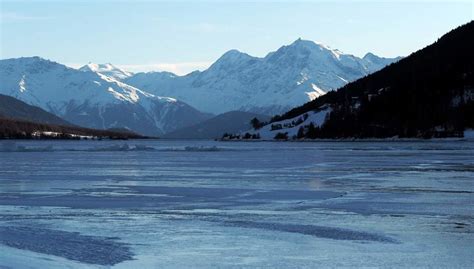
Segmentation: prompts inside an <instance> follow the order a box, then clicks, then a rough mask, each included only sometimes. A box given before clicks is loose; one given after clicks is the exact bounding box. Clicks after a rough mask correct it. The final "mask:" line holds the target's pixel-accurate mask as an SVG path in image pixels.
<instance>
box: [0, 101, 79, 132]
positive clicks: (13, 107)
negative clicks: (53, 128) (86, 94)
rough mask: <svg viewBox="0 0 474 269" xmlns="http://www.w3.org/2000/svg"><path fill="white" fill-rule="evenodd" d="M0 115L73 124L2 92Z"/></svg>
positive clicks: (32, 120) (47, 122)
mask: <svg viewBox="0 0 474 269" xmlns="http://www.w3.org/2000/svg"><path fill="white" fill-rule="evenodd" d="M0 117H2V118H10V119H18V120H26V121H31V122H36V123H46V124H56V125H72V124H70V123H69V122H67V121H65V120H63V119H61V118H60V117H58V116H56V115H54V114H51V113H49V112H46V111H45V110H43V109H41V108H39V107H36V106H32V105H28V104H27V103H25V102H22V101H20V100H18V99H15V98H13V97H11V96H7V95H3V94H0Z"/></svg>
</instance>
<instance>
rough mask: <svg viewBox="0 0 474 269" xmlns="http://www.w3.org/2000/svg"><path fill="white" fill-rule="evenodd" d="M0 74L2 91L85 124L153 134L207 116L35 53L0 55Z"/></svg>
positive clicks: (109, 78) (168, 130)
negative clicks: (16, 56) (24, 55)
mask: <svg viewBox="0 0 474 269" xmlns="http://www.w3.org/2000/svg"><path fill="white" fill-rule="evenodd" d="M0 77H2V83H1V84H0V93H1V94H5V95H9V96H12V97H15V98H17V99H20V100H22V101H24V102H26V103H28V104H30V105H34V106H38V107H41V108H43V109H45V110H47V111H49V112H51V113H54V114H56V115H58V116H60V117H61V118H63V119H65V120H67V121H69V122H71V123H73V124H76V125H80V126H84V127H89V128H96V129H108V128H128V129H131V130H133V131H136V132H139V133H141V134H145V135H152V136H156V135H161V134H163V133H165V132H170V131H173V130H175V129H178V128H181V127H184V126H186V125H190V124H195V123H198V122H200V121H202V120H205V119H208V118H209V117H210V116H209V115H207V114H205V113H201V112H200V111H198V110H196V109H194V108H192V107H190V106H189V105H187V104H185V103H183V102H180V101H178V100H176V99H173V98H168V97H159V96H155V95H153V94H150V93H147V92H144V91H142V90H140V89H137V88H135V87H132V86H130V85H127V84H125V83H122V82H120V81H118V80H116V79H114V78H111V77H108V76H105V75H103V74H100V73H96V72H83V71H78V70H76V69H72V68H68V67H66V66H64V65H61V64H58V63H55V62H51V61H48V60H44V59H42V58H39V57H27V58H18V59H7V60H0Z"/></svg>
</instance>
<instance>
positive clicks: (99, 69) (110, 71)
mask: <svg viewBox="0 0 474 269" xmlns="http://www.w3.org/2000/svg"><path fill="white" fill-rule="evenodd" d="M79 70H81V71H85V72H96V73H99V74H102V75H105V76H108V77H111V78H114V79H117V80H122V79H126V78H128V77H131V76H133V73H132V72H128V71H125V70H123V69H121V68H119V67H116V66H114V65H112V64H110V63H106V64H96V63H88V64H86V65H84V66H83V67H81V68H79Z"/></svg>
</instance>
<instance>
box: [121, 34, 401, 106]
mask: <svg viewBox="0 0 474 269" xmlns="http://www.w3.org/2000/svg"><path fill="white" fill-rule="evenodd" d="M396 60H398V58H395V59H389V58H381V57H378V56H375V55H374V54H371V53H368V54H367V55H366V56H365V57H364V58H358V57H356V56H353V55H348V54H344V53H342V52H340V51H338V50H335V49H331V48H329V47H327V46H325V45H322V44H318V43H315V42H312V41H306V40H301V39H298V40H296V41H295V42H293V43H292V44H290V45H288V46H283V47H281V48H280V49H278V50H277V51H275V52H271V53H269V54H268V55H267V56H265V57H263V58H258V57H253V56H250V55H248V54H245V53H242V52H239V51H237V50H231V51H228V52H226V53H225V54H224V55H222V56H221V57H220V58H219V59H218V60H217V61H216V62H215V63H214V64H213V65H211V66H210V67H209V69H207V70H205V71H203V72H199V71H196V72H193V73H190V74H188V75H186V76H176V75H174V74H171V73H167V72H166V73H163V72H150V73H137V74H134V75H133V76H130V77H127V78H125V79H124V80H123V81H124V82H126V83H127V84H130V85H133V86H135V87H138V88H140V89H144V90H146V91H149V92H151V93H153V94H157V95H163V96H171V97H173V98H177V99H179V100H182V101H184V102H187V103H189V104H190V105H192V106H194V107H196V108H197V109H199V110H201V111H206V112H211V113H216V114H218V113H222V112H226V111H232V110H243V111H252V112H258V113H263V114H277V113H281V112H284V111H286V110H288V109H290V108H292V107H295V106H298V105H301V104H303V103H305V102H307V101H309V100H313V99H315V98H316V97H318V96H321V95H323V94H325V93H326V92H327V91H330V90H335V89H337V88H339V87H341V86H343V85H345V84H347V83H348V82H350V81H353V80H355V79H357V78H360V77H363V76H365V75H367V74H370V73H372V72H374V71H377V70H379V69H381V68H382V67H384V66H385V65H387V64H389V63H391V62H394V61H396Z"/></svg>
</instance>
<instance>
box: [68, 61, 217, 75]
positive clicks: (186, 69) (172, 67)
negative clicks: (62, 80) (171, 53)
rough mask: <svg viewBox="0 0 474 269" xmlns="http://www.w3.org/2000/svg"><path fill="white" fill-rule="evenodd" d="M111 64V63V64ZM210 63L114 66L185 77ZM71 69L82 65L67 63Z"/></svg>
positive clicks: (205, 67)
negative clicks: (165, 72) (164, 72)
mask: <svg viewBox="0 0 474 269" xmlns="http://www.w3.org/2000/svg"><path fill="white" fill-rule="evenodd" d="M112 64H113V63H112ZM211 64H212V62H183V63H157V64H153V63H152V64H114V65H115V66H117V67H120V68H122V69H123V70H126V71H130V72H134V73H137V72H150V71H168V72H172V73H174V74H176V75H180V76H182V75H186V74H189V73H191V72H193V71H196V70H200V71H202V70H205V69H207V68H208V67H209V66H210V65H211ZM66 65H67V66H69V67H72V68H76V69H77V68H80V67H81V66H84V64H77V63H68V64H66Z"/></svg>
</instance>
